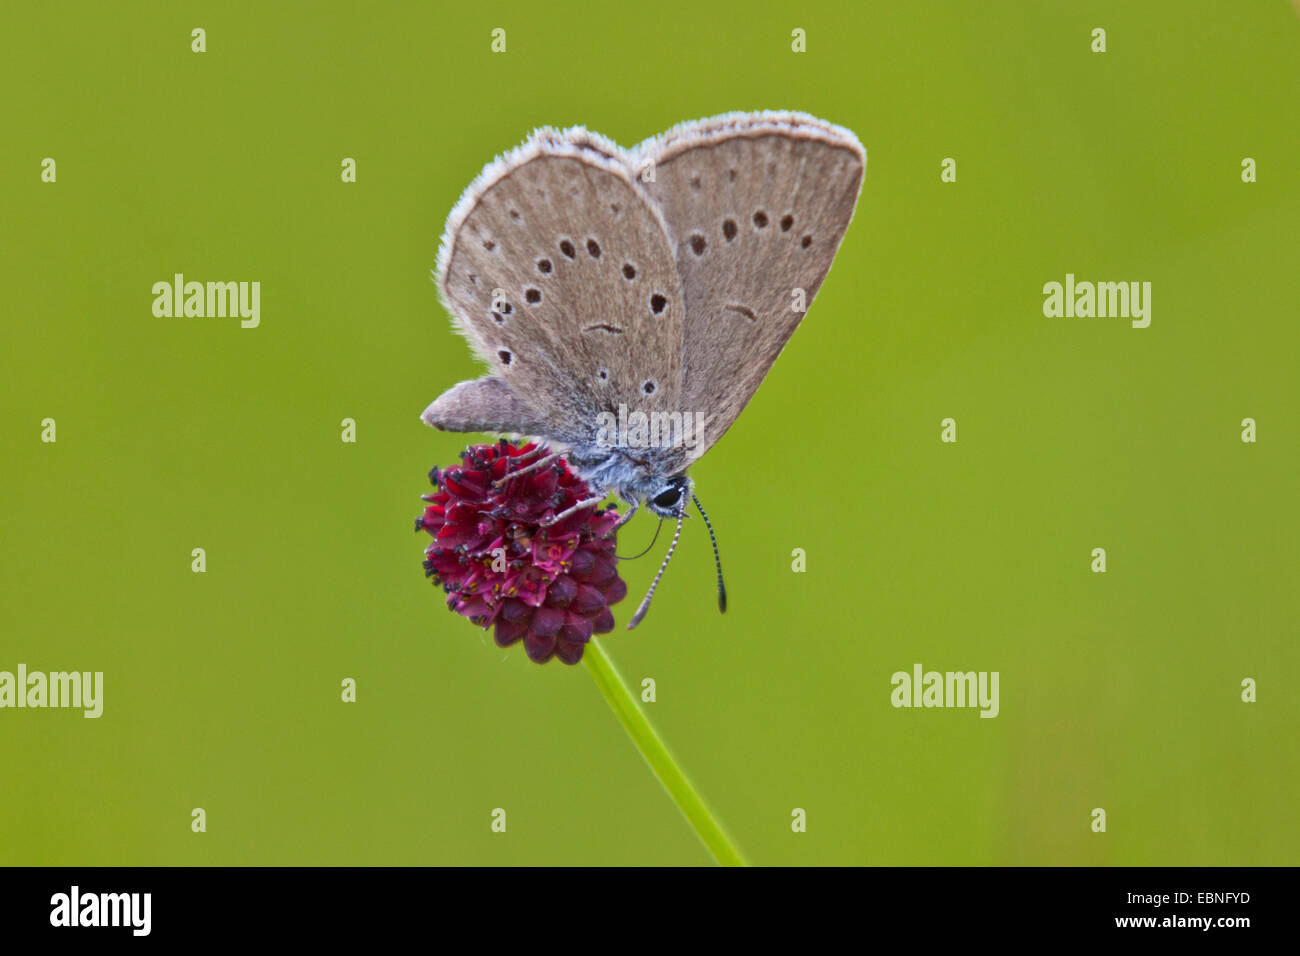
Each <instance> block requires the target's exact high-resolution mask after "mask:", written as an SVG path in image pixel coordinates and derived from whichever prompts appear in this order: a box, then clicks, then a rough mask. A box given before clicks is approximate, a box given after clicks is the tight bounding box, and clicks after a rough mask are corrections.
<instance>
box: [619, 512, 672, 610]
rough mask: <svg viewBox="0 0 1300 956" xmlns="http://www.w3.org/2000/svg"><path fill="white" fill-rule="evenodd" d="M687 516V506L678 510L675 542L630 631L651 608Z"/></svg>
mask: <svg viewBox="0 0 1300 956" xmlns="http://www.w3.org/2000/svg"><path fill="white" fill-rule="evenodd" d="M685 517H686V508H685V507H683V508H682V510H681V511H679V512H677V530H676V531H674V532H673V543H672V544H670V545H669V546H668V553H667V554H665V555H664V563H663V564H661V565H659V573H658V574H656V575H655V579H654V581H653V582H651V584H650V590H649V591H646V593H645V597H643V598H642V599H641V606H640V607H639V608H637V609H636V613H635V614H633V615H632V620H630V621H628V622H627V629H628V630H629V631H630V630H632V628H634V627H636V626H637V625H638V624H640V623H641V618H643V617H645V613H646V611H648V610H650V599H651V598H652V597H654V596H655V588H657V587H659V579H660V578H662V577H663V576H664V571H666V570H667V569H668V562H669V561H671V560H672V557H673V552H674V551H676V550H677V539H678V538H680V537H681V536H682V519H683V518H685Z"/></svg>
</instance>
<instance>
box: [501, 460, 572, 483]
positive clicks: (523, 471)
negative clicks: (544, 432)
mask: <svg viewBox="0 0 1300 956" xmlns="http://www.w3.org/2000/svg"><path fill="white" fill-rule="evenodd" d="M563 457H564V456H563V455H561V454H560V453H559V452H558V451H557V452H552V453H551V454H549V455H544V456H543V457H541V458H539V459H537V460H536V461H535V462H533V463H532V464H531V465H525V466H524V467H523V468H520V469H519V470H518V471H511V472H508V473H507V474H506V476H505V477H504V478H498V479H497V480H496V481H494V482H492V487H493V488H500V487H501V486H502V485H504V484H505V483H506V482H507V481H509V480H510V479H511V478H518V477H519V476H520V475H526V474H528V473H529V472H530V471H536V470H537V469H539V468H545V467H546V466H547V465H549V464H550V463H551V462H553V461H555V460H556V459H558V458H563Z"/></svg>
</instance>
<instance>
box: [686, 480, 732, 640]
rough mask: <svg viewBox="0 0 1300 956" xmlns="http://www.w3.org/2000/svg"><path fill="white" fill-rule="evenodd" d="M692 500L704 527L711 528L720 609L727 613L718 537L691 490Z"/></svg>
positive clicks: (725, 588)
mask: <svg viewBox="0 0 1300 956" xmlns="http://www.w3.org/2000/svg"><path fill="white" fill-rule="evenodd" d="M691 501H694V502H695V507H696V508H698V509H699V510H700V517H701V518H703V519H704V527H706V528H708V529H709V541H710V542H712V544H713V564H714V566H715V567H716V568H717V569H718V610H719V611H720V612H721V613H723V614H726V613H727V586H726V585H725V584H723V583H722V558H720V557H719V556H718V539H717V537H716V536H715V535H714V533H713V525H711V524H710V523H709V516H708V515H706V514H705V513H704V506H703V505H702V504H700V499H699V498H697V497H695V492H691Z"/></svg>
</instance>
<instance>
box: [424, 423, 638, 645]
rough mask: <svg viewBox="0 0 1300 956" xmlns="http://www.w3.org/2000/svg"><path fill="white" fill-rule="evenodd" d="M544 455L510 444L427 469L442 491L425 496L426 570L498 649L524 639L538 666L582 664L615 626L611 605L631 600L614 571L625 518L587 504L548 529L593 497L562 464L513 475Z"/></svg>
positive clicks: (476, 448)
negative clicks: (590, 645)
mask: <svg viewBox="0 0 1300 956" xmlns="http://www.w3.org/2000/svg"><path fill="white" fill-rule="evenodd" d="M546 453H547V450H546V449H545V448H538V446H537V445H535V444H532V443H529V444H527V445H522V446H515V445H512V444H510V443H509V442H507V441H505V440H504V439H503V440H501V441H500V442H498V443H497V444H495V445H473V446H471V447H469V448H467V449H466V450H465V451H463V452H462V453H461V464H460V467H458V468H448V469H446V470H445V471H443V470H439V469H437V468H435V469H433V471H431V472H429V480H430V481H431V482H432V483H433V484H434V485H435V486H436V487H437V491H435V492H434V493H433V494H428V495H424V496H423V497H424V500H425V501H427V502H428V503H429V504H428V507H426V508H425V509H424V514H422V515H420V516H419V517H418V518H416V519H415V530H416V531H420V530H424V531H427V532H429V534H431V535H432V536H433V543H432V544H431V545H429V546H428V547H427V548H426V549H425V559H424V573H425V575H426V576H428V577H430V578H432V579H433V583H434V584H439V585H441V586H442V589H443V590H444V591H446V592H447V606H448V607H449V608H451V609H452V610H453V611H455V612H456V613H457V614H461V615H464V616H465V617H467V618H469V619H470V620H471V621H473V622H474V623H475V624H477V625H479V626H480V627H482V628H484V629H486V628H488V627H493V628H494V636H495V638H496V642H497V644H498V645H500V646H501V647H508V646H510V645H511V644H513V643H515V642H516V641H518V640H519V639H520V638H523V641H524V650H525V651H527V652H528V656H529V657H530V658H532V659H533V660H534V661H536V662H537V663H539V664H545V663H546V662H547V661H549V660H550V659H551V658H552V657H558V658H559V659H560V660H562V661H564V663H566V664H576V663H578V661H580V660H582V652H583V650H584V648H585V647H586V646H587V641H589V640H591V635H592V634H605V633H607V632H609V631H611V630H613V628H614V615H613V613H612V612H611V611H610V605H612V604H617V603H618V602H619V601H621V600H623V598H624V596H625V595H626V594H627V585H626V584H624V583H623V579H622V578H620V577H619V576H618V570H617V568H616V567H615V560H616V559H615V557H614V539H615V532H614V525H615V524H616V523H617V521H618V512H617V511H616V510H614V509H612V508H611V509H605V508H585V509H583V510H582V511H579V512H577V513H576V514H573V515H570V516H569V517H568V518H565V519H564V520H563V521H560V522H557V523H556V524H553V525H550V526H549V527H542V524H543V522H544V521H547V520H549V519H550V518H553V517H554V516H555V515H557V514H560V513H561V512H563V511H564V510H565V509H567V508H568V507H569V506H570V505H573V504H575V503H576V502H578V501H581V500H582V499H584V498H588V497H590V496H591V491H590V489H589V488H588V487H587V484H586V482H584V481H583V480H582V479H581V478H579V477H578V476H577V475H575V474H574V473H573V472H571V471H570V470H569V468H568V465H567V463H565V462H564V461H563V460H562V459H561V460H560V461H558V462H555V463H552V464H549V465H546V466H544V467H542V468H539V469H537V470H535V471H529V472H527V473H526V474H522V475H519V476H518V477H516V478H508V479H507V476H508V475H511V474H514V473H516V472H518V471H520V470H521V469H524V468H527V467H528V465H530V464H532V463H533V462H536V461H537V460H539V459H540V458H542V457H543V456H544V455H545V454H546ZM503 479H506V480H503ZM498 483H499V484H498Z"/></svg>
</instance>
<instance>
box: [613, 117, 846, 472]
mask: <svg viewBox="0 0 1300 956" xmlns="http://www.w3.org/2000/svg"><path fill="white" fill-rule="evenodd" d="M632 160H633V162H634V163H636V164H637V168H644V167H646V166H647V165H648V166H650V167H651V168H653V169H654V176H653V181H646V180H647V179H648V177H646V176H643V177H642V181H641V182H642V188H644V189H645V190H646V191H647V192H648V194H649V195H650V196H651V197H653V199H654V201H655V202H656V203H657V204H658V206H659V209H660V211H661V213H662V215H663V219H664V222H665V224H666V226H667V229H668V232H669V234H670V236H671V237H672V239H673V241H674V242H675V246H676V265H677V270H678V273H679V275H680V277H681V283H682V289H683V292H684V294H685V297H686V320H685V327H684V331H683V359H682V361H683V363H684V364H683V370H682V372H683V383H682V394H681V402H682V404H683V406H684V407H685V408H687V409H690V410H698V411H701V412H703V413H704V414H705V415H706V416H707V418H706V421H707V424H706V428H705V440H704V441H703V442H702V443H700V444H699V445H698V446H697V447H695V448H694V449H692V453H691V455H690V457H691V459H695V458H698V457H699V456H700V455H703V454H704V452H705V451H707V450H708V448H709V446H711V445H712V444H713V443H714V442H716V441H717V440H718V439H719V438H720V437H721V436H722V434H723V433H724V432H726V430H727V429H728V428H730V427H731V423H732V422H734V421H735V420H736V417H737V416H738V415H739V414H740V413H741V411H742V410H743V409H744V407H745V405H746V404H748V402H749V400H750V398H752V397H753V395H754V392H755V391H756V390H757V389H758V386H759V385H760V384H761V383H762V381H763V378H764V377H765V376H766V375H767V372H768V369H770V368H771V367H772V363H773V362H775V361H776V357H777V356H778V355H779V354H780V353H781V349H782V348H783V347H784V346H785V343H786V342H787V341H788V340H789V338H790V336H791V335H792V334H793V333H794V330H795V329H796V328H798V326H799V323H800V321H801V320H802V319H803V316H804V311H803V310H806V308H807V306H808V305H810V304H811V303H812V300H813V297H814V296H815V295H816V293H817V290H818V289H819V288H820V287H821V284H822V281H823V280H824V279H825V278H826V274H827V272H828V271H829V270H830V267H831V262H832V260H833V259H834V258H835V252H836V250H837V249H838V248H839V245H840V240H841V239H842V238H843V236H844V232H845V230H846V229H847V228H848V225H849V221H850V220H851V219H852V218H853V210H854V207H855V206H856V204H857V199H858V193H859V191H860V190H861V187H862V179H863V175H864V173H865V170H866V153H865V151H864V150H863V149H862V146H861V144H860V143H859V142H858V141H857V138H856V137H854V136H853V134H852V133H850V132H848V131H847V130H843V129H841V128H839V127H836V126H832V125H831V124H829V123H825V122H822V121H821V120H817V119H815V118H813V117H810V116H804V115H802V114H773V113H749V114H732V115H728V116H721V117H715V118H713V119H710V120H702V121H700V122H697V123H688V124H685V125H683V126H681V127H678V128H677V129H675V130H672V131H670V132H669V133H667V134H665V135H664V136H661V137H659V138H657V139H655V140H651V141H649V142H647V143H645V144H643V145H642V146H641V147H640V148H639V149H638V150H637V151H636V153H635V154H634V155H633V157H632Z"/></svg>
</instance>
